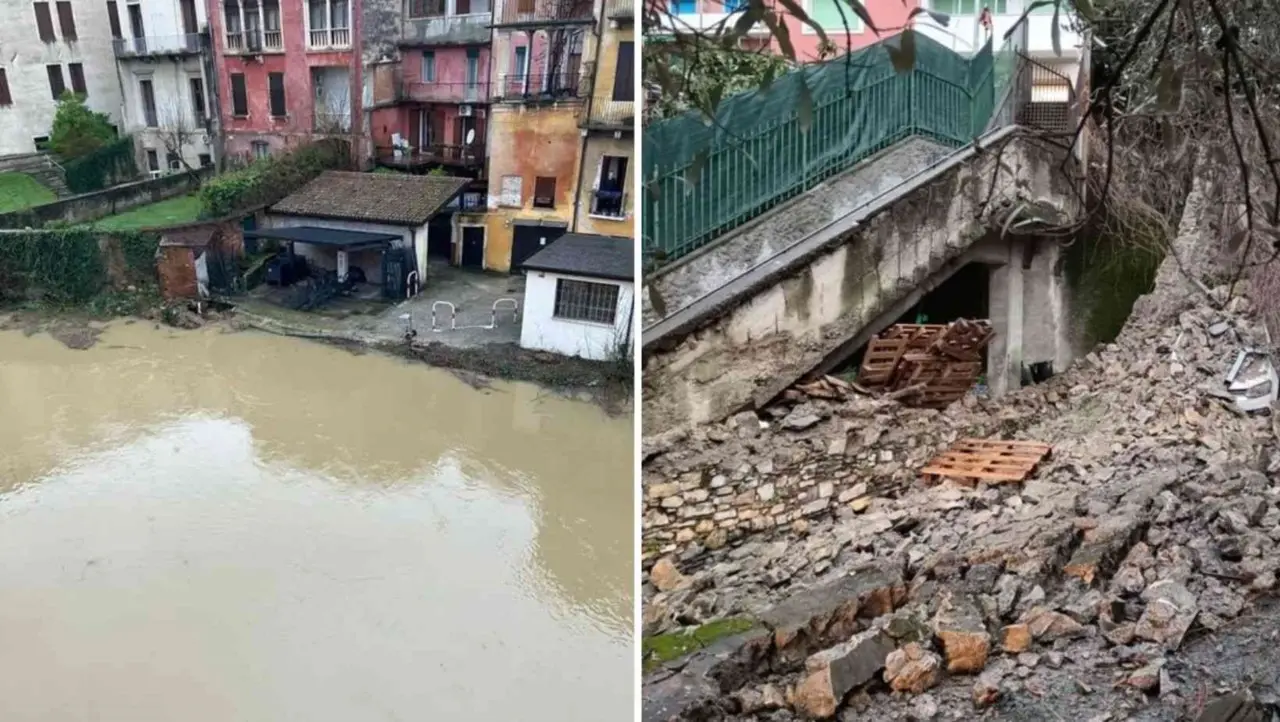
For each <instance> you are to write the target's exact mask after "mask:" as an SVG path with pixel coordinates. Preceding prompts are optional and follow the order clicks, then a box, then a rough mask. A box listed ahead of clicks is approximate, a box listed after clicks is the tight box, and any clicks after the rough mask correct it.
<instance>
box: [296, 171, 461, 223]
mask: <svg viewBox="0 0 1280 722" xmlns="http://www.w3.org/2000/svg"><path fill="white" fill-rule="evenodd" d="M470 182H471V179H469V178H454V177H452V176H432V175H407V174H404V173H355V172H351V171H337V170H330V171H325V172H324V173H321V174H320V175H319V176H317V177H316V178H315V179H314V180H312V181H311V182H310V183H308V184H306V185H304V186H302V187H301V188H299V189H298V190H296V191H294V192H293V193H291V194H289V195H288V196H287V197H285V198H284V199H283V200H281V201H280V202H278V203H276V204H275V205H273V206H271V212H272V213H283V214H286V215H291V216H311V217H314V218H336V219H342V220H352V221H367V222H370V223H388V224H391V225H396V226H420V225H422V224H423V223H426V222H427V221H429V220H431V217H432V216H434V215H435V214H437V213H439V212H440V210H441V209H442V208H444V207H445V206H446V205H448V204H449V201H451V200H453V199H454V198H455V197H457V196H458V195H459V194H461V193H462V190H463V189H464V188H466V187H467V184H468V183H470Z"/></svg>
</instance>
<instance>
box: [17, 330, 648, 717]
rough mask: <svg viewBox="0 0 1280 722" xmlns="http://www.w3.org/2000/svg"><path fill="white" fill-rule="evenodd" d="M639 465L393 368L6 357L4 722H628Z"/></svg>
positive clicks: (235, 353)
mask: <svg viewBox="0 0 1280 722" xmlns="http://www.w3.org/2000/svg"><path fill="white" fill-rule="evenodd" d="M632 455H633V452H632V426H631V422H630V420H629V419H619V418H610V417H608V416H607V415H606V414H605V413H604V412H603V411H601V410H600V409H599V408H597V407H596V406H594V405H591V404H586V403H582V402H577V401H572V400H568V399H565V398H563V397H560V396H557V395H554V394H552V393H550V392H547V391H544V390H541V389H539V388H538V387H534V386H530V385H524V384H506V383H498V382H495V383H494V384H493V387H492V388H490V389H480V390H477V389H475V388H473V387H472V386H470V385H468V384H466V383H463V382H462V381H460V380H458V379H457V378H455V377H454V376H453V375H451V374H449V373H447V372H445V371H441V370H438V369H434V368H430V367H427V366H424V365H422V364H418V363H412V362H406V361H401V360H399V359H394V358H389V357H384V356H380V355H363V356H362V355H356V354H353V353H350V352H348V351H345V350H342V349H338V348H333V347H329V346H324V345H320V344H316V343H311V342H307V341H300V340H296V339H287V338H281V337H275V336H270V335H264V334H257V333H251V332H240V333H231V332H225V331H223V330H221V329H219V328H210V329H205V330H201V331H176V330H171V329H167V328H166V329H157V328H156V327H154V326H153V325H152V324H150V323H134V324H123V323H119V324H113V325H111V326H109V327H108V328H107V329H106V331H105V332H104V333H103V335H102V336H101V337H100V339H99V341H98V343H97V344H96V345H95V346H93V347H92V348H90V349H88V350H83V351H75V350H70V349H68V348H66V347H65V346H63V345H62V344H60V343H59V342H57V341H55V340H54V339H53V338H51V337H49V336H48V335H46V334H37V335H34V336H30V337H27V336H24V335H23V334H22V333H21V332H16V331H3V332H0V719H3V720H4V721H5V722H26V721H28V720H41V721H42V722H43V721H48V720H58V721H59V722H79V721H80V720H130V722H148V721H150V720H156V721H160V720H163V721H165V722H171V721H172V720H183V721H184V722H203V721H205V720H208V721H210V722H212V721H214V720H216V721H217V722H229V721H237V722H239V721H242V720H243V721H246V722H257V721H259V720H261V721H264V722H266V721H271V722H283V721H286V720H298V721H299V722H302V721H306V722H326V721H329V720H332V721H335V722H339V721H340V722H363V721H364V720H415V721H417V720H425V721H434V720H442V721H443V720H450V721H451V720H557V721H564V722H572V721H576V720H583V721H584V722H585V721H587V720H590V721H592V722H608V721H611V720H623V719H630V716H631V714H632V709H633V694H634V692H633V686H634V678H633V673H632V669H633V652H632V644H631V641H630V640H631V637H632V628H633V627H632V621H631V620H632V615H633V611H632V601H631V599H632V580H633V569H634V562H633V558H634V552H633V532H632V529H633V521H632V520H633V518H634V515H633V512H632V508H633V482H632Z"/></svg>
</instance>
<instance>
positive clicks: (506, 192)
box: [499, 175, 524, 208]
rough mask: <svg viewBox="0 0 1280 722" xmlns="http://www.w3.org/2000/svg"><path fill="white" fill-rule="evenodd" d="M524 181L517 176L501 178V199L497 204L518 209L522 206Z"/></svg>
mask: <svg viewBox="0 0 1280 722" xmlns="http://www.w3.org/2000/svg"><path fill="white" fill-rule="evenodd" d="M523 185H524V179H523V178H521V177H520V176H518V175H504V176H502V197H501V198H500V199H499V202H500V203H501V204H502V205H504V206H510V207H512V208H519V207H520V206H522V205H524V192H523V191H524V189H523Z"/></svg>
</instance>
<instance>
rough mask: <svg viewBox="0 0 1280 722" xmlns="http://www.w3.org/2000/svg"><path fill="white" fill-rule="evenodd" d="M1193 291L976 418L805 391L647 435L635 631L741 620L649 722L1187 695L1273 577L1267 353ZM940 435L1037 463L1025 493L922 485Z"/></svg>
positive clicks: (653, 702)
mask: <svg viewBox="0 0 1280 722" xmlns="http://www.w3.org/2000/svg"><path fill="white" fill-rule="evenodd" d="M1213 294H1214V295H1215V297H1216V300H1217V303H1216V304H1213V305H1211V304H1208V303H1206V304H1204V305H1203V306H1202V307H1197V308H1192V309H1190V310H1185V311H1182V312H1181V313H1180V314H1177V315H1176V316H1173V317H1170V316H1157V315H1156V314H1145V315H1144V314H1142V313H1135V316H1134V318H1132V319H1131V320H1130V322H1129V324H1128V325H1127V326H1126V329H1125V331H1124V333H1122V334H1121V337H1120V338H1119V339H1118V340H1117V342H1116V343H1114V344H1110V345H1107V346H1105V347H1101V348H1099V349H1098V350H1096V351H1095V352H1094V353H1091V354H1089V355H1088V356H1087V357H1086V358H1084V359H1082V360H1081V361H1080V362H1078V363H1077V364H1075V365H1074V366H1073V367H1072V368H1071V369H1069V370H1067V371H1066V372H1064V373H1062V374H1060V375H1058V376H1055V377H1053V378H1051V379H1049V380H1048V381H1047V382H1045V383H1043V384H1040V385H1037V386H1030V387H1026V388H1024V389H1022V390H1020V391H1018V392H1016V393H1013V394H1010V395H1009V396H1007V397H1006V398H1003V399H1000V400H997V401H993V402H989V403H988V402H980V401H977V400H975V399H974V398H973V397H967V398H966V399H964V400H963V401H962V402H961V403H956V404H953V405H951V406H950V407H948V408H947V409H945V410H943V411H939V410H933V409H922V408H908V407H904V406H902V405H901V404H898V403H896V402H894V401H891V400H887V399H876V398H870V397H866V396H860V395H856V394H855V395H850V396H847V397H842V398H839V399H833V400H824V399H820V398H813V397H810V396H806V397H804V398H803V399H802V400H801V399H796V398H792V399H790V400H788V401H787V403H784V404H783V405H781V406H779V407H776V408H773V409H769V410H767V411H766V412H765V413H764V414H762V417H757V416H756V415H755V414H754V413H747V414H741V415H739V416H738V417H735V418H733V419H730V420H728V421H727V422H725V423H724V424H720V425H715V426H711V427H708V428H705V429H700V430H697V431H694V432H693V433H692V434H691V435H689V436H688V437H687V438H684V439H683V440H680V441H678V442H673V441H671V440H668V441H666V442H659V441H657V440H648V441H647V443H646V457H647V460H646V463H645V466H644V472H645V473H644V478H645V485H646V493H647V498H646V519H645V522H646V526H645V542H644V549H645V557H646V566H647V567H649V566H652V567H653V568H654V570H655V572H660V575H661V576H662V578H663V579H662V581H661V582H659V579H658V578H656V577H655V578H654V579H653V580H652V583H649V584H646V585H645V609H644V630H645V634H646V635H656V634H663V633H677V632H678V631H679V630H683V629H688V628H690V627H696V626H697V625H700V624H703V623H705V622H708V621H712V620H716V619H721V618H728V617H745V618H749V619H751V620H754V621H755V622H756V624H757V626H756V630H755V631H754V632H750V633H747V634H746V635H742V636H740V637H737V638H734V639H733V640H726V641H725V642H724V644H723V645H720V646H718V647H717V648H716V649H715V650H712V649H708V650H706V651H704V652H701V653H698V654H696V655H694V657H693V658H686V659H685V660H681V661H678V662H669V663H667V664H664V665H659V666H658V667H657V669H655V670H653V671H651V672H650V673H649V674H648V676H647V677H646V683H645V687H644V696H645V710H646V711H645V718H646V719H654V720H658V719H661V720H668V719H689V720H695V719H696V720H719V719H724V720H730V719H732V720H774V721H782V720H795V719H833V718H840V719H877V720H882V719H883V720H890V719H971V718H973V717H974V716H975V715H976V714H977V712H976V710H981V709H984V708H986V707H988V706H991V705H997V706H1000V705H1015V704H1019V703H1020V700H1021V701H1025V700H1035V699H1041V698H1046V695H1047V696H1048V697H1054V696H1055V695H1056V696H1057V697H1056V699H1058V701H1059V703H1062V700H1063V699H1066V698H1070V697H1072V696H1073V695H1074V696H1075V697H1084V696H1086V695H1088V694H1089V693H1091V692H1094V691H1095V689H1098V687H1097V684H1098V682H1097V681H1098V680H1100V679H1101V680H1103V682H1102V683H1101V684H1102V687H1101V689H1105V690H1108V693H1110V690H1113V689H1114V690H1116V691H1115V695H1116V697H1115V700H1116V701H1115V702H1114V704H1115V705H1118V706H1116V707H1114V708H1113V709H1107V710H1103V709H1098V710H1097V712H1096V714H1093V713H1090V714H1089V715H1086V716H1085V717H1083V719H1090V718H1091V717H1092V718H1094V719H1098V720H1121V719H1128V718H1129V716H1128V712H1129V711H1131V710H1134V709H1138V708H1140V707H1142V706H1144V705H1146V704H1148V703H1149V701H1150V700H1152V699H1163V700H1164V701H1165V702H1167V703H1171V704H1173V703H1177V702H1179V700H1181V699H1182V698H1183V697H1185V696H1188V695H1193V694H1194V693H1193V691H1192V690H1188V689H1182V688H1180V687H1179V682H1178V679H1177V678H1176V676H1175V675H1173V674H1171V673H1170V671H1169V668H1168V665H1167V661H1168V659H1169V657H1170V656H1171V655H1172V654H1173V653H1174V652H1176V650H1178V649H1179V647H1180V646H1181V645H1182V644H1183V642H1184V640H1186V639H1187V638H1188V637H1189V636H1190V635H1193V634H1198V633H1200V632H1201V631H1205V630H1208V631H1212V630H1215V629H1219V628H1221V627H1223V626H1224V625H1226V624H1228V623H1229V622H1230V621H1231V620H1232V619H1234V618H1236V617H1238V616H1240V615H1241V614H1242V613H1243V612H1244V611H1245V610H1246V609H1248V608H1249V606H1250V604H1251V602H1252V601H1253V600H1254V599H1255V598H1257V597H1259V596H1260V595H1265V594H1267V593H1268V592H1270V591H1271V590H1273V589H1274V588H1275V586H1276V574H1277V569H1278V568H1280V549H1277V545H1278V544H1280V506H1277V502H1278V501H1280V477H1278V476H1277V473H1280V451H1278V450H1277V443H1276V430H1275V429H1274V428H1273V425H1272V424H1273V417H1272V416H1271V415H1270V413H1269V412H1268V411H1267V410H1266V409H1267V408H1268V406H1269V403H1262V402H1257V401H1252V400H1251V399H1257V398H1264V399H1268V400H1269V401H1273V400H1274V398H1275V393H1276V390H1277V389H1276V381H1275V371H1274V368H1273V367H1272V366H1271V361H1270V358H1269V357H1268V356H1267V355H1266V354H1265V352H1264V353H1255V351H1257V350H1265V349H1267V348H1269V346H1270V341H1269V339H1268V338H1267V337H1266V333H1265V330H1264V329H1263V328H1262V327H1261V325H1260V324H1258V323H1255V322H1254V320H1253V319H1252V316H1251V313H1250V307H1249V303H1248V301H1247V299H1245V298H1240V297H1237V298H1233V299H1231V300H1230V301H1229V302H1226V289H1225V288H1224V289H1215V290H1214V291H1213ZM1224 302H1225V303H1224ZM1242 351H1248V352H1250V353H1249V354H1247V355H1248V357H1249V358H1248V359H1246V360H1245V361H1242V362H1241V363H1240V364H1239V365H1241V366H1244V365H1249V364H1252V368H1253V371H1251V372H1248V373H1246V372H1244V371H1242V370H1241V369H1240V368H1236V369H1235V377H1234V378H1233V380H1229V378H1228V377H1229V376H1231V375H1232V370H1233V367H1235V366H1237V365H1238V364H1237V361H1238V360H1239V359H1240V354H1241V352H1242ZM1244 377H1247V378H1244ZM1259 378H1261V379H1262V380H1261V381H1259V380H1257V379H1259ZM1241 385H1244V386H1245V387H1247V388H1241ZM962 437H975V438H1004V439H1023V440H1042V441H1045V442H1048V443H1051V444H1052V446H1053V453H1052V456H1051V457H1049V458H1047V459H1045V460H1044V461H1043V462H1041V463H1040V465H1039V467H1038V468H1037V470H1036V471H1035V473H1033V474H1032V475H1031V476H1030V477H1029V478H1028V479H1027V480H1026V481H1024V482H1021V483H1016V482H1014V483H1008V482H1006V483H998V484H987V483H983V482H979V483H978V484H977V485H976V486H974V485H967V484H960V483H956V482H954V481H944V482H943V483H941V484H937V485H926V484H925V483H923V482H922V481H920V479H919V477H918V472H919V470H920V469H921V468H922V467H923V466H924V464H925V463H926V462H927V461H928V460H929V459H930V458H931V457H933V456H934V455H935V454H937V453H938V452H940V451H941V450H943V449H944V448H945V447H947V446H948V445H950V444H951V443H953V442H954V441H955V440H956V439H958V438H962ZM766 487H767V488H768V491H767V492H766V491H765V489H766ZM655 489H656V492H655ZM725 489H727V491H722V490H725ZM673 498H678V499H679V503H676V502H675V501H673ZM693 508H699V509H700V510H699V515H693V514H690V513H688V512H689V510H690V509H693ZM703 511H709V513H707V514H706V515H705V516H703V515H701V514H702V512H703ZM744 511H745V512H749V513H748V514H747V516H748V519H747V521H746V523H745V524H744V523H743V522H742V521H741V519H740V517H741V515H742V513H743V512H744ZM728 512H733V513H732V514H729V513H728ZM650 522H655V523H654V524H653V525H652V526H650ZM656 522H662V523H656ZM659 560H660V564H655V562H657V561H659ZM1086 679H1092V680H1094V682H1093V683H1086V682H1085V681H1083V680H1086ZM1064 695H1065V697H1064ZM1157 696H1158V697H1157ZM1086 699H1087V697H1086ZM1109 699H1110V698H1109ZM1063 704H1066V703H1063ZM1096 705H1098V702H1097V701H1096V700H1095V701H1087V702H1086V703H1085V704H1084V705H1083V706H1082V707H1081V709H1091V708H1092V706H1096ZM1069 716H1070V715H1069V714H1064V715H1063V718H1067V717H1069ZM1029 718H1035V717H1034V716H1033V717H1029ZM1041 718H1043V717H1041Z"/></svg>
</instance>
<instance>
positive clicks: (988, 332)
mask: <svg viewBox="0 0 1280 722" xmlns="http://www.w3.org/2000/svg"><path fill="white" fill-rule="evenodd" d="M994 335H995V331H994V330H992V328H991V324H990V323H988V322H986V321H969V320H965V319H961V320H959V321H956V322H955V323H953V324H951V325H950V326H947V327H946V330H945V331H943V332H942V333H941V334H939V335H938V337H937V339H936V340H935V341H934V342H933V344H932V345H931V346H930V349H931V350H932V351H934V352H935V353H938V354H940V355H942V356H946V357H948V358H953V359H956V360H957V361H977V360H978V359H980V358H981V357H982V349H983V347H985V346H986V345H987V342H988V341H990V340H991V337H992V336H994Z"/></svg>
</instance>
